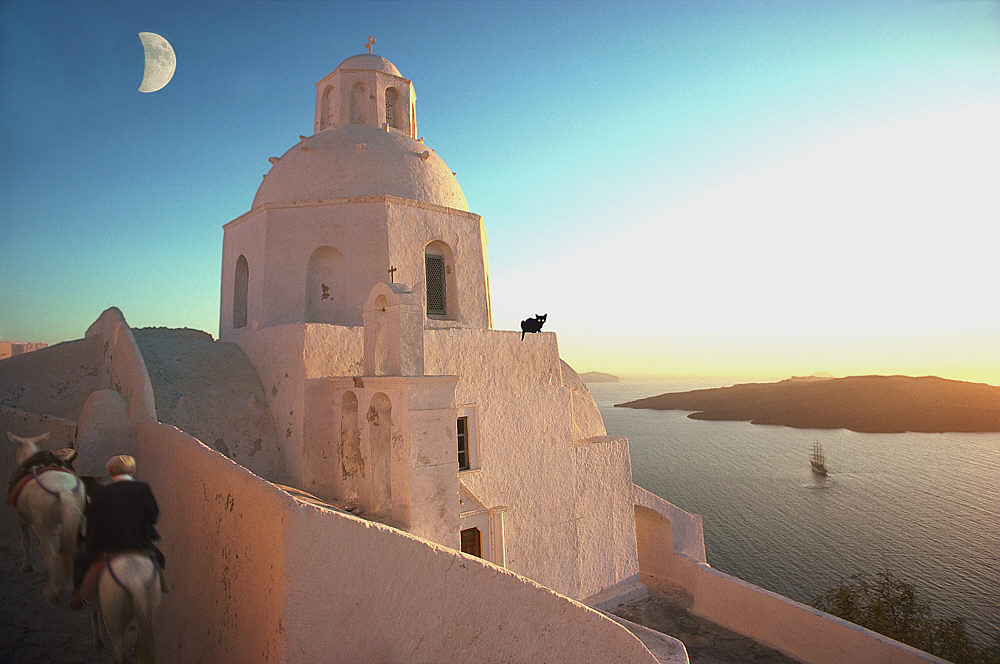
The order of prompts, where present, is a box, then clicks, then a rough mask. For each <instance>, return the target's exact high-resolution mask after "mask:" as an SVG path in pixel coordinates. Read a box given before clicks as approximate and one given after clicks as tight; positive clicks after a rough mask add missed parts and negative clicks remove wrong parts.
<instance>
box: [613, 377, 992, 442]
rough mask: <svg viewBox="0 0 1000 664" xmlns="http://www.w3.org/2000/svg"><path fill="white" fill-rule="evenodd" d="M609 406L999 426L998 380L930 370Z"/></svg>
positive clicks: (900, 426)
mask: <svg viewBox="0 0 1000 664" xmlns="http://www.w3.org/2000/svg"><path fill="white" fill-rule="evenodd" d="M615 407H616V408H650V409H654V410H690V411H694V412H692V413H691V414H690V415H688V417H690V418H692V419H695V420H713V421H737V422H740V421H745V422H751V423H753V424H776V425H782V426H786V427H795V428H800V429H850V430H851V431H858V432H861V433H903V432H906V431H912V432H918V433H945V432H965V433H982V432H994V431H1000V387H995V386H993V385H987V384H985V383H967V382H963V381H957V380H947V379H944V378H937V377H935V376H924V377H921V378H911V377H908V376H851V377H848V378H825V377H821V376H810V377H805V378H798V377H796V378H789V379H787V380H782V381H779V382H777V383H745V384H739V385H733V386H731V387H719V388H713V389H704V390H692V391H690V392H671V393H668V394H661V395H659V396H655V397H648V398H645V399H637V400H635V401H629V402H627V403H621V404H615Z"/></svg>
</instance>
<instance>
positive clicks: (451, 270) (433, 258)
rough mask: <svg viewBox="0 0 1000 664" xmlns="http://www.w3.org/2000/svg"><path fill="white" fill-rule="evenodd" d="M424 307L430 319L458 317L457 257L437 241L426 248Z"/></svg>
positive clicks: (445, 245)
mask: <svg viewBox="0 0 1000 664" xmlns="http://www.w3.org/2000/svg"><path fill="white" fill-rule="evenodd" d="M424 285H425V289H424V298H425V299H424V306H425V310H426V312H427V317H428V318H444V319H455V318H457V317H458V311H457V309H458V286H457V284H456V279H455V255H454V253H453V252H452V250H451V247H449V246H448V245H447V244H445V243H444V242H442V241H440V240H435V241H434V242H431V243H429V244H428V245H427V246H426V247H424Z"/></svg>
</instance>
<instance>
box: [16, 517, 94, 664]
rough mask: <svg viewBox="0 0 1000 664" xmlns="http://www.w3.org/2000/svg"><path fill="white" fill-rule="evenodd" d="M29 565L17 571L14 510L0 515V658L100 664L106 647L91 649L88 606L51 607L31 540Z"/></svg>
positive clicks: (27, 663)
mask: <svg viewBox="0 0 1000 664" xmlns="http://www.w3.org/2000/svg"><path fill="white" fill-rule="evenodd" d="M32 550H33V556H32V557H33V559H34V565H35V569H34V571H32V572H24V573H22V572H21V571H20V569H21V545H20V535H19V534H18V530H17V525H16V522H15V518H14V510H12V509H11V508H10V507H7V506H6V505H4V506H3V513H2V514H0V589H2V592H3V597H2V599H0V662H4V664H39V663H41V662H52V663H53V664H55V663H56V662H58V663H59V664H104V663H105V662H111V660H112V656H111V650H110V646H109V647H108V649H107V651H105V652H103V653H95V652H94V639H93V636H92V634H91V631H90V612H89V611H86V610H84V611H70V610H69V609H68V608H67V607H66V606H63V607H55V606H52V605H50V604H49V603H48V602H46V601H45V598H43V597H42V586H43V585H44V583H45V574H44V572H43V570H42V564H41V555H39V553H38V545H37V542H35V543H33V545H32Z"/></svg>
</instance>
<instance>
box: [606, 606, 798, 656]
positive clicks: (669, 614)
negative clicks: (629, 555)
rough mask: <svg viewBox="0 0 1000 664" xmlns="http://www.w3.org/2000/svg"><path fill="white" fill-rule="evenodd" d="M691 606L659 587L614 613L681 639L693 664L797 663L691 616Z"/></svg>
mask: <svg viewBox="0 0 1000 664" xmlns="http://www.w3.org/2000/svg"><path fill="white" fill-rule="evenodd" d="M688 605H689V601H688V600H687V598H686V597H684V596H683V595H681V594H679V593H676V592H671V591H670V590H667V589H663V588H659V589H656V590H653V589H651V590H650V594H649V595H648V596H646V597H643V598H640V599H635V600H632V601H630V602H626V603H625V604H622V605H620V606H618V607H617V608H615V609H613V610H612V611H611V613H613V614H614V615H616V616H619V617H621V618H625V619H626V620H630V621H632V622H635V623H638V624H640V625H644V626H646V627H649V628H650V629H654V630H656V631H658V632H663V633H664V634H668V635H670V636H672V637H674V638H676V639H679V640H680V641H681V642H682V643H683V644H684V647H685V648H686V649H687V652H688V658H689V660H690V661H691V664H742V663H744V662H756V663H758V664H796V660H794V659H791V658H789V657H787V656H785V655H782V654H781V653H779V652H777V651H775V650H771V649H770V648H766V647H764V646H762V645H760V644H759V643H756V642H755V641H753V640H752V639H749V638H747V637H745V636H740V635H739V634H736V633H735V632H732V631H730V630H728V629H726V628H724V627H720V626H719V625H716V624H715V623H712V622H709V621H708V620H705V619H703V618H698V617H697V616H694V615H692V614H691V613H689V612H688V610H687V606H688Z"/></svg>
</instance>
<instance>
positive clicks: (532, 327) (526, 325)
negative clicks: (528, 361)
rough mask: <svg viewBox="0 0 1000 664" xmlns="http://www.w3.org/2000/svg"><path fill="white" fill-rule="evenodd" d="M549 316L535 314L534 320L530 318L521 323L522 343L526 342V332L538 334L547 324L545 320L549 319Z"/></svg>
mask: <svg viewBox="0 0 1000 664" xmlns="http://www.w3.org/2000/svg"><path fill="white" fill-rule="evenodd" d="M548 317H549V315H548V314H541V315H539V314H535V317H534V318H529V319H527V320H522V321H521V341H524V333H525V332H538V331H539V330H541V329H542V325H544V324H545V319H546V318H548Z"/></svg>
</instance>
